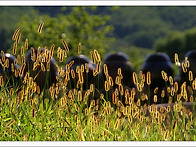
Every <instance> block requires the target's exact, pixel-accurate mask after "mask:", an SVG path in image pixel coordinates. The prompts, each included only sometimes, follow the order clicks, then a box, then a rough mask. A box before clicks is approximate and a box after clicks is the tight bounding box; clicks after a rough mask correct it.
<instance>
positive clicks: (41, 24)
mask: <svg viewBox="0 0 196 147" xmlns="http://www.w3.org/2000/svg"><path fill="white" fill-rule="evenodd" d="M43 26H44V23H43V22H42V23H40V25H39V27H38V30H37V32H38V33H41V32H42V29H43Z"/></svg>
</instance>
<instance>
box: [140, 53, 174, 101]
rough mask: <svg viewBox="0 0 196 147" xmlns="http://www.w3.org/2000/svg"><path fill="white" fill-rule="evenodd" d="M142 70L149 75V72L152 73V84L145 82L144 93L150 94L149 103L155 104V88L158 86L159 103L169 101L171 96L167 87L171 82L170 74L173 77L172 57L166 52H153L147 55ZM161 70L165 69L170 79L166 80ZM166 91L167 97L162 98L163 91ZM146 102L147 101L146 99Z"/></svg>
mask: <svg viewBox="0 0 196 147" xmlns="http://www.w3.org/2000/svg"><path fill="white" fill-rule="evenodd" d="M141 71H142V72H143V74H145V75H147V72H148V71H149V72H150V73H151V84H150V85H149V87H148V85H147V83H146V82H145V84H144V88H143V93H145V94H147V95H148V102H147V103H148V104H153V103H154V100H153V97H154V89H155V88H156V87H158V92H157V93H156V95H157V102H156V103H157V104H160V103H168V100H169V96H168V94H167V91H166V90H167V87H168V86H169V85H170V84H169V76H172V77H173V73H174V70H173V67H172V63H171V61H170V58H169V57H168V55H167V54H165V53H160V52H157V53H153V54H150V55H148V56H147V57H146V60H145V62H144V63H143V65H142V68H141ZM161 71H165V72H166V73H167V77H168V81H167V82H166V81H165V80H164V79H163V77H162V74H161ZM148 88H150V95H149V93H148ZM162 90H164V91H165V97H164V98H161V91H162ZM144 103H146V101H144Z"/></svg>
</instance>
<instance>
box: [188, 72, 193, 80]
mask: <svg viewBox="0 0 196 147" xmlns="http://www.w3.org/2000/svg"><path fill="white" fill-rule="evenodd" d="M189 81H193V72H192V71H191V70H190V71H189Z"/></svg>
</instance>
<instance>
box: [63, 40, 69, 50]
mask: <svg viewBox="0 0 196 147" xmlns="http://www.w3.org/2000/svg"><path fill="white" fill-rule="evenodd" d="M62 42H63V46H64V48H65V50H66V52H69V47H68V45H67V43H66V42H65V40H64V39H62Z"/></svg>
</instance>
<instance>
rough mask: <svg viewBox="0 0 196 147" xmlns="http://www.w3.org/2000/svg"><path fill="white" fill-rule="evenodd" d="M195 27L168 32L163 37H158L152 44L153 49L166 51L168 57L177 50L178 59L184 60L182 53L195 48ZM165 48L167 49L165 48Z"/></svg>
mask: <svg viewBox="0 0 196 147" xmlns="http://www.w3.org/2000/svg"><path fill="white" fill-rule="evenodd" d="M195 42H196V28H192V29H189V30H186V31H184V32H179V31H174V32H170V33H169V34H168V35H167V36H166V37H165V38H162V39H159V40H157V41H156V42H155V44H154V49H155V50H156V51H159V52H165V53H167V54H168V55H169V56H170V58H172V57H173V55H174V54H175V53H177V52H179V57H180V60H181V61H182V60H184V55H185V54H186V53H187V52H188V51H189V50H194V49H196V43H195ZM166 48H167V50H166Z"/></svg>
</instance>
